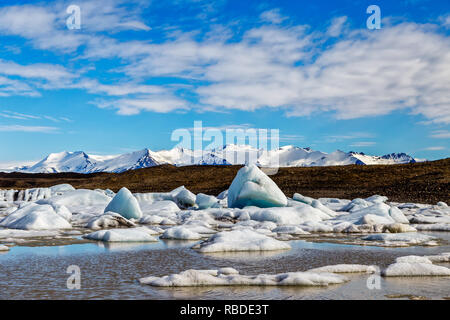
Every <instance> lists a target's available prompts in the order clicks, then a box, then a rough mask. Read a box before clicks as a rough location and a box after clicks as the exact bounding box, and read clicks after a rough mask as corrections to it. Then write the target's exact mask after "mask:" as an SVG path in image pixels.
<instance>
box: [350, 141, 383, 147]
mask: <svg viewBox="0 0 450 320" xmlns="http://www.w3.org/2000/svg"><path fill="white" fill-rule="evenodd" d="M376 144H377V143H376V142H373V141H359V142H354V143H352V144H350V147H372V146H374V145H376Z"/></svg>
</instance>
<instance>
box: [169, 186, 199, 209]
mask: <svg viewBox="0 0 450 320" xmlns="http://www.w3.org/2000/svg"><path fill="white" fill-rule="evenodd" d="M171 194H172V198H173V201H175V203H176V204H177V205H178V206H179V207H180V208H189V207H192V206H194V205H195V200H196V196H195V194H193V193H192V192H190V191H189V190H188V189H186V188H185V187H184V186H181V187H178V188H176V189H175V190H173V191H171Z"/></svg>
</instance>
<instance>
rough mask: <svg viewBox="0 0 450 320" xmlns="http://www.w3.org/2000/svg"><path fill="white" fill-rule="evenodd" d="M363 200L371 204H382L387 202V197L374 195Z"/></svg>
mask: <svg viewBox="0 0 450 320" xmlns="http://www.w3.org/2000/svg"><path fill="white" fill-rule="evenodd" d="M364 200H366V201H369V202H373V203H382V202H386V201H387V200H388V197H385V196H380V195H378V194H375V195H373V196H371V197H368V198H366V199H364Z"/></svg>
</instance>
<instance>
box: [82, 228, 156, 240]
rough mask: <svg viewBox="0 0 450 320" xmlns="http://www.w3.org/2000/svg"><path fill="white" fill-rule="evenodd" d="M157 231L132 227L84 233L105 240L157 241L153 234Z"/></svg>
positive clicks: (86, 236)
mask: <svg viewBox="0 0 450 320" xmlns="http://www.w3.org/2000/svg"><path fill="white" fill-rule="evenodd" d="M152 234H155V231H153V230H151V229H148V228H146V227H139V228H131V229H109V230H100V231H95V232H92V233H89V234H87V235H84V236H83V238H86V239H89V240H97V241H104V242H155V241H158V239H156V238H155V237H153V236H152Z"/></svg>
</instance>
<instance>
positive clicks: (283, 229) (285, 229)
mask: <svg viewBox="0 0 450 320" xmlns="http://www.w3.org/2000/svg"><path fill="white" fill-rule="evenodd" d="M272 232H276V233H280V234H293V235H301V234H310V233H309V232H306V231H304V230H303V229H301V228H299V227H297V226H280V227H277V228H275V229H273V230H272Z"/></svg>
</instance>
